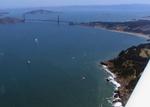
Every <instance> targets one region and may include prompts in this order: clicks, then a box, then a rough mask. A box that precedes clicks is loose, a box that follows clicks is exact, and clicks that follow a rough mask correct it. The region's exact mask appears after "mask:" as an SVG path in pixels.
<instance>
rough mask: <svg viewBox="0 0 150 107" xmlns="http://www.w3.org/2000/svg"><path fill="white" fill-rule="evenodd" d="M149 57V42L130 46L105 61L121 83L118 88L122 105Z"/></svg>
mask: <svg viewBox="0 0 150 107" xmlns="http://www.w3.org/2000/svg"><path fill="white" fill-rule="evenodd" d="M149 58H150V43H147V44H141V45H139V46H132V47H130V48H128V49H127V50H123V51H121V52H120V53H119V55H118V56H117V57H116V58H114V59H112V60H108V61H105V62H101V64H102V65H106V66H107V67H108V69H109V70H110V71H111V72H112V73H114V74H115V75H116V77H117V78H116V81H117V82H118V83H120V84H121V87H119V89H118V93H119V97H120V98H121V100H122V103H123V105H125V104H126V102H127V100H128V99H129V97H130V95H131V93H132V91H133V89H134V87H135V85H136V83H137V81H138V80H139V78H140V76H141V74H142V72H143V70H144V68H145V66H146V64H147V62H148V60H149Z"/></svg>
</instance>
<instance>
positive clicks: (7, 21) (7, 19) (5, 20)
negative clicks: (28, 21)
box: [0, 17, 24, 24]
mask: <svg viewBox="0 0 150 107" xmlns="http://www.w3.org/2000/svg"><path fill="white" fill-rule="evenodd" d="M23 22H24V20H23V19H19V18H14V17H3V18H0V24H15V23H23Z"/></svg>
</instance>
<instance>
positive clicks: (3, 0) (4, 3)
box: [0, 0, 150, 8]
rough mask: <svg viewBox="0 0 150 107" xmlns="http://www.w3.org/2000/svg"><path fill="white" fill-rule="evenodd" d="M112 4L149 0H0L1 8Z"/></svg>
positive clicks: (146, 0) (149, 1)
mask: <svg viewBox="0 0 150 107" xmlns="http://www.w3.org/2000/svg"><path fill="white" fill-rule="evenodd" d="M114 4H150V0H0V7H1V8H13V7H39V6H40V7H43V6H64V5H114Z"/></svg>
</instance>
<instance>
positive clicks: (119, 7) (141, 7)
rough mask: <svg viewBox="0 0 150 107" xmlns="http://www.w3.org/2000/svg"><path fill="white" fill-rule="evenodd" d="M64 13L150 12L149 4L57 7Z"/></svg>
mask: <svg viewBox="0 0 150 107" xmlns="http://www.w3.org/2000/svg"><path fill="white" fill-rule="evenodd" d="M55 8H56V9H58V10H62V11H64V10H65V11H78V10H83V11H86V10H99V11H100V10H111V11H113V10H114V11H122V10H123V11H125V10H126V11H135V10H136V11H137V10H139V11H150V5H148V4H124V5H86V6H85V5H80V6H79V5H74V6H60V7H55Z"/></svg>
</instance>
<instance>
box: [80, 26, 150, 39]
mask: <svg viewBox="0 0 150 107" xmlns="http://www.w3.org/2000/svg"><path fill="white" fill-rule="evenodd" d="M81 26H84V27H91V28H94V29H101V30H107V31H110V32H116V33H122V34H128V35H131V36H135V37H140V38H144V39H150V35H146V34H142V33H135V32H127V31H119V30H111V29H107V28H105V27H100V26H89V25H83V24H81Z"/></svg>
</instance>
